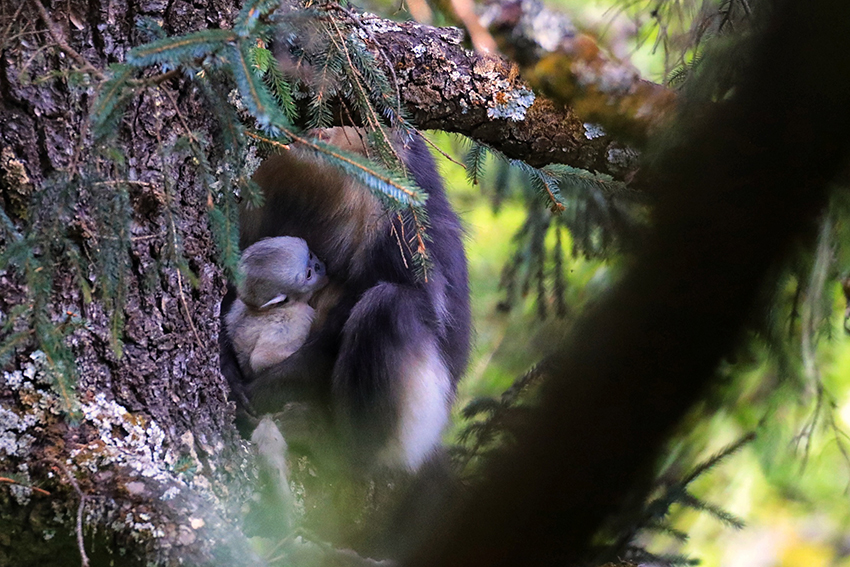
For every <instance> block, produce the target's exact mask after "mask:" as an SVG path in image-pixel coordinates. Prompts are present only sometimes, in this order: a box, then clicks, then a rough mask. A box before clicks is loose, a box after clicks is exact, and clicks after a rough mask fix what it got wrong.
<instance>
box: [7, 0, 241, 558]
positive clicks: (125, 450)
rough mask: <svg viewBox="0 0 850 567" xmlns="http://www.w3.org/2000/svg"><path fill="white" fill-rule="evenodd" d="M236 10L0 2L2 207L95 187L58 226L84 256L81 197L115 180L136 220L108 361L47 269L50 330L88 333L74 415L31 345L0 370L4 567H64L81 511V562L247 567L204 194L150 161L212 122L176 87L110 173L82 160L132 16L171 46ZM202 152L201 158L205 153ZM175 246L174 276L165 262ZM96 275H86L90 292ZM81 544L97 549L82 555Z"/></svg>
mask: <svg viewBox="0 0 850 567" xmlns="http://www.w3.org/2000/svg"><path fill="white" fill-rule="evenodd" d="M42 8H43V9H42ZM237 8H238V6H237V3H236V2H235V1H230V0H216V1H212V2H205V3H203V4H192V3H187V2H183V1H182V0H175V1H173V2H162V1H158V0H129V1H123V0H117V1H116V0H112V1H108V2H107V1H104V2H102V1H100V0H74V1H71V2H53V3H50V2H45V4H44V5H43V7H42V6H40V5H39V3H38V2H37V1H26V2H23V3H14V4H13V3H8V2H3V3H2V4H0V33H2V34H3V35H2V36H0V132H2V137H0V150H2V156H3V160H2V164H0V189H2V191H3V193H2V198H3V201H4V203H3V204H4V208H5V210H6V211H7V212H11V213H12V214H13V215H16V216H17V217H18V218H19V219H22V218H25V217H27V216H30V215H37V212H36V211H28V210H26V209H25V208H24V205H23V204H24V203H25V202H26V200H25V199H24V198H22V197H20V196H19V195H18V194H19V193H21V192H24V193H26V192H28V191H32V190H33V188H35V191H43V190H45V189H44V187H45V185H46V183H47V182H48V180H50V182H52V183H58V184H61V183H66V182H68V181H69V180H72V179H89V178H95V177H97V178H99V179H103V180H105V181H103V182H83V183H82V184H81V189H80V194H79V199H78V201H77V202H76V203H75V204H74V206H73V207H72V209H71V210H68V211H67V217H65V218H63V219H61V221H62V222H66V223H67V224H68V226H69V230H70V231H71V232H72V233H74V234H75V235H76V238H77V240H78V242H79V245H80V247H81V249H82V250H83V251H84V252H85V253H86V254H87V255H88V256H89V257H90V258H93V257H97V256H98V254H100V252H101V247H102V246H104V245H105V244H106V241H105V240H104V239H108V238H110V236H109V235H108V234H98V233H97V231H96V230H95V229H94V227H93V223H94V222H95V221H94V220H93V219H94V218H95V217H96V214H95V212H94V211H93V210H92V206H93V205H92V203H93V201H94V199H93V196H94V194H95V193H97V192H98V191H100V192H103V191H114V190H115V186H116V185H115V184H116V183H119V182H120V183H123V182H125V181H126V186H127V187H128V188H129V193H130V201H131V204H132V206H133V210H134V213H133V218H132V223H131V225H130V227H131V233H132V234H131V243H132V245H131V250H130V255H129V260H130V265H129V266H128V268H129V270H128V272H129V273H128V274H127V276H128V279H127V282H126V291H125V292H124V293H125V295H124V297H123V300H122V304H119V305H120V308H121V309H123V310H124V314H125V317H126V324H125V326H124V328H123V330H120V331H119V332H120V338H121V339H122V341H123V355H122V356H120V357H119V356H117V355H116V353H115V351H114V349H113V345H114V341H113V339H114V337H113V336H112V335H111V332H112V331H111V313H109V312H108V310H109V308H108V307H106V305H105V304H104V303H103V302H102V301H101V297H102V290H101V289H98V288H97V287H95V289H94V300H93V301H91V302H87V301H86V298H85V297H84V294H83V291H82V290H81V287H80V285H79V283H80V282H79V281H78V280H77V276H76V275H75V274H74V272H73V270H71V269H70V268H69V267H67V266H59V267H58V268H57V271H56V275H55V280H54V282H53V289H52V295H51V299H50V311H51V312H52V313H53V314H54V315H53V318H52V319H53V322H54V323H56V324H58V325H61V324H62V322H63V321H64V320H65V319H67V317H68V314H74V315H79V316H81V317H83V318H84V319H85V321H86V324H85V326H83V327H80V328H78V329H77V330H75V331H74V332H73V333H72V334H71V335H70V336H69V338H68V344H69V345H70V346H71V348H72V350H73V353H74V356H75V357H76V363H77V374H78V384H77V388H76V397H77V399H78V404H79V405H78V407H77V408H76V411H74V412H72V413H71V414H70V415H69V414H68V413H67V412H65V411H64V410H63V409H62V406H63V404H64V402H65V400H63V399H62V398H61V396H59V395H57V392H56V389H55V388H54V387H52V386H51V384H53V383H54V380H53V379H52V377H51V374H52V361H50V360H49V359H47V357H45V355H44V353H43V352H41V351H40V350H38V348H37V345H35V344H34V341H32V340H29V341H24V342H22V343H20V344H18V345H17V348H16V351H15V356H14V357H13V358H12V361H11V362H10V363H9V364H7V365H6V366H5V367H4V368H2V371H3V372H2V378H3V379H2V381H0V416H2V417H0V430H2V431H0V435H1V436H2V439H3V445H2V447H0V460H1V462H2V465H0V469H2V470H3V471H6V472H7V473H9V475H10V476H13V479H14V480H15V481H16V482H15V483H10V484H9V486H5V487H2V488H0V498H2V500H3V506H2V510H0V524H2V526H3V527H2V529H0V532H3V533H4V534H7V537H4V538H2V540H0V563H2V564H15V565H36V564H38V565H68V564H74V563H75V562H78V560H75V559H74V557H75V556H80V554H81V551H80V550H79V549H77V548H78V544H77V533H76V532H77V531H79V530H81V528H80V527H79V526H77V522H76V516H77V513H78V506H82V504H81V503H80V501H81V499H84V502H85V505H84V506H82V508H83V511H82V521H83V524H84V525H85V526H86V527H85V528H82V531H83V532H84V533H83V535H84V542H83V547H84V549H86V550H88V553H89V554H91V553H92V551H91V550H92V548H93V547H95V548H96V549H97V550H99V551H98V553H99V555H100V556H101V557H100V559H101V560H103V561H106V560H107V559H109V556H110V554H112V557H111V559H112V560H120V561H122V562H124V561H127V562H134V561H141V560H151V559H156V560H159V561H161V562H163V563H165V564H172V563H177V562H181V561H182V562H188V563H190V564H197V565H202V564H209V563H211V562H213V561H214V560H215V561H221V562H222V564H229V565H243V564H249V563H251V562H252V557H253V555H252V553H251V552H250V549H249V548H248V547H247V546H246V541H245V539H244V537H243V536H242V535H241V532H240V529H239V523H238V521H237V517H238V514H239V505H240V503H241V502H242V501H243V500H244V498H245V497H246V496H247V493H246V486H247V483H246V480H247V479H248V477H249V476H250V475H249V474H247V473H246V471H247V472H248V473H250V469H249V468H246V463H248V462H249V461H247V460H246V457H247V456H248V452H247V450H246V446H245V444H244V443H243V442H241V441H240V439H239V437H238V435H237V434H236V433H235V431H234V429H233V426H232V408H231V406H230V405H229V404H228V402H227V390H226V386H225V384H224V383H223V381H222V379H221V376H220V375H219V373H218V370H217V368H218V356H217V349H216V348H215V347H214V346H212V345H215V344H216V336H217V334H218V331H219V329H218V316H217V310H218V303H219V300H220V298H221V295H222V293H223V291H224V284H225V282H224V279H223V277H222V274H221V271H220V269H219V268H217V267H216V264H215V257H214V254H215V253H214V249H215V247H214V245H213V239H212V237H211V234H210V230H209V227H208V222H207V217H206V209H207V199H208V195H207V191H206V190H205V189H204V188H203V186H202V185H201V183H200V182H199V180H198V179H197V177H196V174H195V167H194V164H193V163H192V161H191V160H190V159H187V158H186V157H185V156H181V155H179V154H172V155H165V154H164V153H163V151H162V150H163V147H164V145H166V144H168V143H170V142H173V141H174V139H175V138H176V137H177V136H179V135H183V134H185V128H186V127H187V126H188V127H189V128H192V129H194V130H196V131H197V132H200V133H203V134H204V135H206V137H207V139H210V140H214V139H215V132H214V130H213V128H212V123H213V120H212V119H211V117H210V113H209V111H208V109H207V108H206V107H205V103H204V102H203V99H202V98H201V97H199V96H197V94H196V93H195V91H194V90H193V88H192V87H191V86H189V85H187V84H186V83H185V82H184V81H182V80H178V79H175V80H172V81H171V82H169V83H167V84H165V85H163V86H162V90H157V89H151V90H148V91H145V92H143V93H142V94H141V95H140V96H138V97H136V99H134V101H133V102H132V103H131V105H130V109H129V112H128V114H127V117H126V119H125V120H124V121H123V122H122V124H121V130H120V133H119V136H118V142H117V144H118V145H119V148H118V149H119V152H120V154H121V155H123V158H124V160H125V163H126V167H124V168H118V167H114V166H113V165H111V164H110V163H109V161H108V160H104V159H102V158H99V157H98V154H97V153H96V152H94V151H93V148H92V145H91V138H90V135H89V133H88V130H87V122H86V121H87V109H88V107H89V106H90V104H91V102H92V97H93V95H94V93H95V89H94V88H93V85H94V84H95V83H96V82H97V77H98V73H99V71H97V70H102V69H105V68H106V66H107V65H109V64H110V63H114V62H117V61H121V60H123V57H124V54H125V52H126V51H127V50H128V49H129V48H130V47H131V46H132V45H134V44H137V43H139V42H140V38H139V37H138V33H137V31H136V29H137V28H136V21H137V19H138V18H139V17H142V16H148V17H153V18H158V19H160V20H161V21H163V22H164V25H165V28H166V29H167V31H168V32H170V33H181V32H185V31H188V30H195V29H200V28H206V27H211V26H215V27H219V26H224V25H227V24H228V22H230V21H231V19H232V17H233V14H234V10H235V9H237ZM45 15H48V17H49V19H50V20H51V24H50V28H52V29H49V28H48V24H47V22H46V19H45V17H44V16H45ZM89 66H90V67H89ZM80 69H82V70H83V73H82V75H80V74H79V73H77V72H76V70H80ZM80 81H82V83H81V82H80ZM172 101H174V102H176V105H175V104H173V102H172ZM177 105H179V108H180V111H179V113H180V114H179V115H178V110H177ZM184 120H185V121H186V122H187V124H184V123H183V121H184ZM210 155H211V157H212V159H213V160H214V159H215V151H214V149H213V150H211V151H210ZM174 172H177V175H176V176H175V175H174ZM175 235H179V236H178V237H177V238H179V242H178V245H179V247H180V248H182V251H183V254H184V255H185V258H186V259H187V260H188V263H187V268H188V271H186V270H184V271H182V272H181V270H180V269H178V268H177V266H176V262H175V261H174V259H173V254H174V246H175V242H174V238H175ZM4 244H9V242H6V243H4ZM91 269H92V270H94V268H91ZM189 272H191V274H190V273H189ZM95 275H96V274H94V273H89V274H85V276H86V277H89V276H91V278H92V279H91V280H90V281H94V279H93V278H94V276H95ZM23 276H24V274H23V273H22V272H21V271H15V270H9V271H7V272H5V273H2V274H0V312H2V313H3V314H7V315H8V314H10V312H11V310H12V309H14V308H15V307H16V306H19V305H22V304H26V302H28V301H31V300H32V295H30V294H29V293H28V290H27V289H26V288H25V287H24V285H23ZM190 278H191V279H192V280H194V281H190ZM29 291H32V290H29ZM4 319H5V317H4ZM4 322H5V321H4ZM26 324H27V322H26V320H20V321H18V322H16V323H14V327H13V330H17V331H21V330H23V331H25V330H26V328H25V326H26ZM28 487H34V488H28ZM43 491H47V492H49V494H47V493H45V492H43ZM54 534H55V535H56V537H53V536H54ZM95 539H99V540H103V541H102V542H100V543H98V544H97V545H95V544H94V541H95ZM12 558H14V560H12ZM91 558H92V560H96V559H97V558H95V557H94V556H92V557H91ZM119 558H121V559H119Z"/></svg>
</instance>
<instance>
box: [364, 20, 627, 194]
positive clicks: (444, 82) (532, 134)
mask: <svg viewBox="0 0 850 567" xmlns="http://www.w3.org/2000/svg"><path fill="white" fill-rule="evenodd" d="M360 21H361V23H362V25H363V28H364V35H365V36H366V37H364V41H367V42H371V43H372V45H373V47H375V48H376V49H380V50H381V51H383V53H384V54H385V55H386V58H387V59H388V60H389V61H390V62H391V64H392V65H393V70H394V72H395V76H396V77H397V80H398V82H399V91H400V93H401V97H402V100H403V102H404V104H405V105H406V107H407V110H408V111H409V112H410V114H411V115H412V117H413V119H414V122H415V123H416V125H417V126H418V127H420V128H423V129H435V130H445V131H447V132H455V133H458V134H463V135H465V136H469V137H470V138H472V139H474V140H476V141H479V142H481V143H483V144H486V145H488V146H491V147H493V148H494V149H496V150H499V151H500V152H502V153H504V154H505V155H507V156H508V157H510V158H514V159H521V160H524V161H526V162H527V163H529V164H531V165H534V166H542V165H545V164H547V163H566V164H569V165H572V166H575V167H580V168H583V169H589V170H595V171H600V172H603V173H608V174H611V175H613V176H615V177H617V178H619V179H627V178H629V177H630V175H631V174H632V172H633V170H634V167H635V165H634V161H635V160H634V159H633V156H634V154H633V152H631V151H630V150H628V148H627V147H626V146H625V145H624V144H622V143H621V142H619V141H616V140H613V139H612V138H611V137H609V136H607V135H606V134H605V132H604V130H603V129H602V128H600V127H599V126H597V125H594V124H590V123H588V121H587V120H585V119H583V118H582V117H580V116H579V115H578V114H577V113H576V112H574V111H573V110H572V109H571V108H569V107H563V106H559V105H556V104H555V103H553V102H552V101H550V100H547V99H545V98H543V97H541V96H537V95H535V94H534V93H533V92H532V89H531V87H530V86H529V85H528V83H526V82H525V81H524V80H523V79H522V77H521V76H520V73H519V68H518V67H517V66H516V65H514V64H513V63H511V62H509V61H507V60H506V59H504V58H501V57H499V56H495V55H486V54H478V53H475V52H473V51H471V50H469V49H467V48H465V47H464V46H463V44H462V40H463V34H462V32H461V31H460V30H458V29H456V28H435V27H431V26H425V25H420V24H417V23H414V22H403V23H399V22H393V21H390V20H384V19H381V18H377V17H375V16H369V15H365V16H361V17H360Z"/></svg>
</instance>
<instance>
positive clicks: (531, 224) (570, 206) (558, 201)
mask: <svg viewBox="0 0 850 567" xmlns="http://www.w3.org/2000/svg"><path fill="white" fill-rule="evenodd" d="M488 153H492V154H493V155H494V156H496V157H497V158H498V159H497V160H495V161H494V162H491V164H492V167H493V169H495V171H494V175H493V176H492V178H493V181H492V182H491V183H490V187H489V189H490V194H491V200H492V203H493V208H494V210H498V209H499V207H500V206H501V204H502V203H503V202H504V201H505V199H509V198H512V197H514V196H516V197H520V198H521V199H522V200H523V202H524V204H525V207H526V216H525V221H524V222H523V224H522V225H521V226H520V228H519V230H518V231H517V232H516V233H515V234H514V237H513V244H514V246H513V248H514V252H513V254H512V255H511V257H510V258H509V259H508V261H507V262H506V263H505V266H504V269H503V271H502V278H501V287H502V288H503V289H504V290H505V299H504V300H503V301H502V302H501V303H500V304H499V307H500V309H502V310H504V311H509V310H510V309H512V308H513V306H514V305H515V304H516V303H517V302H518V300H519V299H520V298H524V297H527V296H528V295H529V294H530V293H531V292H532V290H533V291H534V297H535V299H536V307H537V314H538V316H539V317H540V318H541V319H544V318H546V316H547V314H548V310H549V306H550V305H554V307H555V311H556V314H557V315H558V316H559V317H563V316H564V315H566V313H567V311H568V310H567V305H566V298H565V293H566V289H567V281H566V278H565V276H564V266H565V265H567V264H568V261H567V258H566V253H565V250H564V248H563V239H564V233H565V232H567V233H569V235H570V237H571V241H572V249H571V250H570V254H571V255H572V256H573V257H576V256H578V255H579V254H581V255H583V256H584V257H586V258H600V259H604V258H607V257H608V256H609V255H610V254H611V253H612V252H614V251H616V250H621V249H622V248H624V245H625V244H626V243H628V244H629V245H633V243H635V242H636V241H637V240H638V238H639V235H640V233H641V231H642V226H643V216H644V215H643V213H642V209H643V207H642V203H641V199H640V198H639V196H638V195H637V194H636V193H635V192H634V191H631V190H629V189H628V188H627V186H626V185H625V183H623V182H621V181H617V180H615V179H614V178H612V177H611V176H609V175H605V174H601V173H592V172H589V171H586V170H583V169H578V168H575V167H570V166H568V165H563V164H552V165H547V166H545V167H543V168H535V167H532V166H530V165H528V164H526V163H524V162H522V161H519V160H509V159H507V158H505V157H504V156H502V155H501V154H500V153H499V152H496V151H493V150H490V149H488V148H485V147H484V146H482V145H480V144H473V145H472V147H471V148H470V149H469V151H468V152H467V153H466V156H465V158H464V165H465V167H466V172H467V176H468V178H469V180H470V181H471V182H472V183H477V182H482V181H483V180H484V171H485V169H486V156H487V154H488ZM482 186H485V187H486V186H487V184H486V183H482Z"/></svg>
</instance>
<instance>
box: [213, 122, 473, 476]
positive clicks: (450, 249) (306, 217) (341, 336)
mask: <svg viewBox="0 0 850 567" xmlns="http://www.w3.org/2000/svg"><path fill="white" fill-rule="evenodd" d="M332 137H333V138H334V139H332V142H333V143H335V144H337V145H338V146H341V147H345V148H346V149H353V150H354V151H361V152H362V151H363V150H362V147H363V146H362V142H361V141H360V140H359V139H358V138H357V135H356V134H353V133H351V132H350V131H348V132H346V131H344V130H342V129H337V130H336V132H335V133H334V134H333V135H332ZM396 149H397V151H398V152H399V154H400V155H401V156H402V159H403V160H404V162H405V164H406V166H407V168H408V170H409V172H410V173H411V174H412V176H413V178H414V179H415V180H416V182H417V184H418V185H419V186H420V187H421V188H422V189H423V190H424V191H426V192H427V194H428V200H427V204H426V207H427V211H428V216H429V221H430V227H429V230H428V235H429V237H430V240H429V241H428V242H427V251H428V256H429V258H430V260H431V262H432V265H431V269H430V271H429V274H428V278H427V281H425V280H423V279H422V278H418V277H417V276H416V274H415V273H414V270H413V269H412V266H413V263H412V259H411V251H410V248H409V243H408V241H407V239H408V238H409V236H410V235H411V234H413V233H414V227H413V225H412V223H411V222H410V220H409V219H405V220H404V221H402V220H400V218H399V216H398V215H394V214H388V213H386V212H384V211H383V210H382V209H381V206H380V204H379V202H378V200H377V199H376V198H375V197H373V196H372V195H371V194H370V193H369V192H368V190H366V189H365V188H363V187H361V186H358V185H357V184H356V183H355V182H353V181H352V180H350V179H347V178H345V177H344V176H342V175H341V174H340V173H339V172H337V170H335V169H333V168H331V167H329V166H327V165H325V164H322V163H319V162H318V161H315V160H313V159H309V158H306V157H304V156H303V155H299V153H298V152H297V151H289V152H286V153H284V154H281V155H278V156H274V157H271V158H269V159H268V160H267V161H266V162H265V163H264V164H263V165H262V166H261V167H260V168H259V170H258V171H257V173H256V175H255V176H254V180H255V181H256V182H257V183H258V184H259V185H260V187H261V188H262V189H263V192H264V194H265V202H264V204H263V206H262V207H261V208H259V209H253V210H252V209H248V208H247V207H246V208H243V210H242V212H241V226H242V229H241V242H240V244H241V247H242V248H243V249H245V248H247V247H248V246H250V245H251V244H253V243H254V242H257V241H258V240H260V239H262V238H266V237H270V236H279V235H289V236H297V237H300V238H303V239H304V240H306V242H307V244H308V246H309V247H310V249H311V250H313V251H314V252H315V253H316V255H317V256H318V257H320V258H323V259H324V260H325V263H326V266H327V273H328V276H329V278H330V284H329V285H328V287H327V288H325V289H323V290H321V291H320V292H319V293H318V294H317V318H318V320H319V324H318V325H314V331H313V332H311V334H310V336H309V338H308V339H307V342H306V343H305V344H304V345H303V346H302V347H301V348H300V349H299V350H298V351H297V352H295V353H294V354H293V355H292V356H290V357H289V358H287V359H285V360H283V361H281V362H279V363H277V364H275V365H273V366H271V367H269V368H266V369H264V370H261V371H260V372H256V373H253V372H250V371H249V372H242V371H244V370H245V369H244V368H243V369H241V370H242V371H240V368H239V365H238V364H236V362H235V357H234V353H233V346H232V344H230V342H229V341H228V340H227V337H226V335H222V337H223V340H222V345H221V346H222V372H223V373H224V374H225V376H226V377H227V378H228V380H229V381H230V383H231V387H232V388H233V389H234V390H235V393H236V397H237V399H240V395H241V394H246V395H247V399H248V400H249V401H250V406H251V408H252V409H253V410H254V412H256V414H264V413H275V412H277V411H281V410H282V409H283V408H284V406H285V405H287V404H288V403H290V402H302V401H307V402H310V403H313V404H315V407H319V408H325V407H326V408H330V412H331V416H330V419H331V422H332V424H333V429H334V431H335V432H336V435H337V437H338V439H340V441H341V446H342V447H343V448H344V449H343V450H344V452H345V453H346V455H345V456H346V457H347V458H348V459H350V460H351V461H352V462H355V463H358V464H361V465H364V466H367V467H371V466H374V465H375V464H388V465H391V466H395V467H402V468H407V469H410V470H414V469H417V468H418V467H419V466H420V465H421V464H422V463H423V462H424V461H426V460H427V458H428V457H429V455H430V454H431V453H432V451H433V449H434V448H435V447H436V446H437V445H438V443H439V440H440V433H441V431H442V428H443V426H444V425H445V423H446V422H447V420H448V416H449V406H450V403H451V399H452V398H453V396H454V392H455V387H456V384H457V382H458V380H459V379H460V377H461V375H462V373H463V372H464V370H465V368H466V364H467V358H468V353H469V342H470V341H469V335H470V308H469V289H468V281H467V266H466V257H465V255H464V251H463V242H462V237H463V233H462V229H461V225H460V222H459V220H458V217H457V215H456V214H455V213H454V211H453V210H452V208H451V206H450V205H449V202H448V200H447V199H446V195H445V192H444V190H443V187H442V181H441V179H440V176H439V174H438V173H437V171H436V167H435V164H434V161H433V158H432V157H431V155H430V153H429V152H428V150H427V148H426V147H425V145H424V143H423V142H422V141H421V140H419V139H417V138H414V139H413V140H411V141H409V142H408V143H407V144H406V145H403V144H401V143H398V144H396ZM234 295H235V294H234V293H233V292H232V291H231V293H229V294H228V296H227V297H225V300H224V301H223V302H222V314H223V316H226V313H227V311H228V309H229V307H230V304H231V303H232V301H233V299H234ZM243 399H244V398H243ZM284 435H286V432H284Z"/></svg>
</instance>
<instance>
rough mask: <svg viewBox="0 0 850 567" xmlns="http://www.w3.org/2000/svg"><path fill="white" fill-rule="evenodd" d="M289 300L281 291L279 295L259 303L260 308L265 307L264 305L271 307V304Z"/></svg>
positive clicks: (281, 303) (280, 303) (279, 303)
mask: <svg viewBox="0 0 850 567" xmlns="http://www.w3.org/2000/svg"><path fill="white" fill-rule="evenodd" d="M288 300H289V297H288V296H287V295H286V294H285V293H281V294H280V295H278V296H276V297H273V298H271V299H269V300H268V301H266V302H265V303H263V304H262V305H260V309H265V308H266V307H271V306H272V305H283V304H284V303H286V302H287V301H288Z"/></svg>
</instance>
